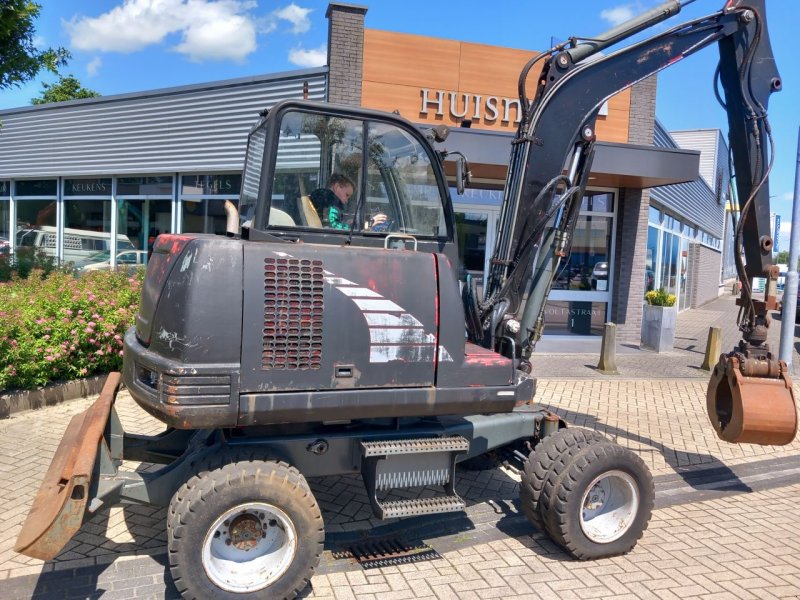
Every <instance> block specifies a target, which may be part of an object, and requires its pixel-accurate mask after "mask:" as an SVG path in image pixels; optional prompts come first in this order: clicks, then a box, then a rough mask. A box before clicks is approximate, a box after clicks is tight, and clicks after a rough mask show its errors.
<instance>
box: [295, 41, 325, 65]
mask: <svg viewBox="0 0 800 600" xmlns="http://www.w3.org/2000/svg"><path fill="white" fill-rule="evenodd" d="M289 62H290V63H292V64H293V65H297V66H298V67H321V66H323V65H324V64H326V63H327V62H328V49H327V48H326V47H325V44H323V45H322V46H320V47H319V48H311V49H310V50H306V49H305V48H301V47H297V48H294V49H293V50H290V51H289Z"/></svg>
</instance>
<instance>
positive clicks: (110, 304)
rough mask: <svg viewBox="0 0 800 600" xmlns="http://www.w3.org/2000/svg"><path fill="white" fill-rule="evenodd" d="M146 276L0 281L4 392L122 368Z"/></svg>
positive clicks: (62, 275) (59, 275) (0, 386)
mask: <svg viewBox="0 0 800 600" xmlns="http://www.w3.org/2000/svg"><path fill="white" fill-rule="evenodd" d="M32 275H33V274H32ZM143 275H144V271H143V270H141V269H140V270H139V271H137V272H128V273H126V272H121V271H120V272H106V271H93V272H90V273H87V274H85V275H82V276H81V277H75V276H74V275H72V274H70V273H69V272H67V271H62V270H58V271H54V272H52V273H50V274H49V276H48V277H46V278H44V279H43V278H42V277H37V276H31V277H29V278H28V279H16V278H15V279H12V280H11V281H8V282H0V391H2V390H6V389H29V388H33V387H37V386H41V385H45V384H47V383H49V382H51V381H58V380H70V379H79V378H81V377H86V376H88V375H92V374H94V373H105V372H108V371H114V370H118V369H120V368H121V367H122V337H123V336H124V334H125V330H127V329H128V328H129V327H130V326H131V325H133V319H134V316H135V314H136V311H137V309H138V306H139V298H140V296H141V289H142V278H143Z"/></svg>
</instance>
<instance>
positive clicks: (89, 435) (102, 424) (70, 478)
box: [14, 373, 120, 560]
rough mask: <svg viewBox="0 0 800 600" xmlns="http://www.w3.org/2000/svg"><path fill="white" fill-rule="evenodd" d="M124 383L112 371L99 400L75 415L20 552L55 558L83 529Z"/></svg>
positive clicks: (21, 536) (17, 547) (27, 523)
mask: <svg viewBox="0 0 800 600" xmlns="http://www.w3.org/2000/svg"><path fill="white" fill-rule="evenodd" d="M119 384H120V374H119V373H109V375H108V378H107V379H106V383H105V385H104V386H103V390H102V391H101V392H100V397H99V398H98V399H97V400H96V401H95V403H94V404H92V405H91V406H90V407H89V408H88V409H86V410H85V411H84V412H82V413H80V414H78V415H75V416H74V417H72V420H71V421H70V423H69V426H68V427H67V430H66V432H65V433H64V437H63V438H61V443H60V444H59V445H58V450H56V454H55V456H54V457H53V461H52V462H51V463H50V468H49V469H48V470H47V475H45V478H44V481H43V482H42V485H41V487H40V488H39V492H38V493H37V494H36V499H35V500H34V501H33V506H31V510H30V512H29V513H28V518H27V519H26V520H25V524H24V525H23V526H22V531H20V533H19V536H18V537H17V543H16V544H15V545H14V550H16V551H17V552H19V553H21V554H25V555H26V556H30V557H32V558H40V559H42V560H50V559H51V558H54V557H55V556H56V555H57V554H58V553H59V552H60V551H61V549H62V548H63V547H64V546H65V545H66V543H67V542H68V541H69V540H70V538H72V536H73V535H75V533H76V532H77V531H78V529H80V527H81V525H82V524H83V520H84V518H85V515H86V505H87V503H88V501H89V489H90V484H91V481H92V473H93V471H94V465H95V460H96V458H97V452H98V446H99V444H100V443H101V442H102V441H103V432H104V431H105V428H106V423H108V418H109V414H110V412H111V407H112V405H113V404H114V400H115V398H116V395H117V391H118V390H119Z"/></svg>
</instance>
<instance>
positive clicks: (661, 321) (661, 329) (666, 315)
mask: <svg viewBox="0 0 800 600" xmlns="http://www.w3.org/2000/svg"><path fill="white" fill-rule="evenodd" d="M677 325H678V310H677V308H676V307H675V306H651V305H649V304H647V303H645V305H644V309H643V311H642V346H643V347H645V348H648V349H650V350H655V351H656V352H671V351H672V347H673V345H674V343H675V330H676V328H677Z"/></svg>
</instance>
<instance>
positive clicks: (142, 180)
mask: <svg viewBox="0 0 800 600" xmlns="http://www.w3.org/2000/svg"><path fill="white" fill-rule="evenodd" d="M119 196H169V197H170V198H171V197H172V176H170V175H156V176H150V177H148V176H144V177H119V178H117V197H119Z"/></svg>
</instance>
